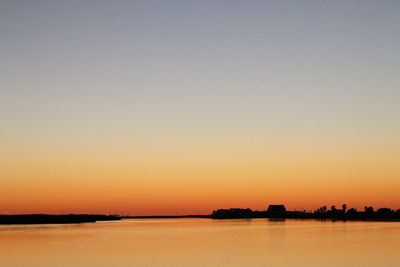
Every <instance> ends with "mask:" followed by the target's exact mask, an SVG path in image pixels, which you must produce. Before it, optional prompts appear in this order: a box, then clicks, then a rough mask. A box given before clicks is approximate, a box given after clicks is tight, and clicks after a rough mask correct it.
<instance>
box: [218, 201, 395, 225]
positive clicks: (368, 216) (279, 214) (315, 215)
mask: <svg viewBox="0 0 400 267" xmlns="http://www.w3.org/2000/svg"><path fill="white" fill-rule="evenodd" d="M211 218H214V219H240V218H288V219H331V220H371V221H384V220H387V221H389V220H393V221H395V220H400V209H398V210H396V211H395V210H391V209H389V208H379V209H377V210H376V211H375V209H374V208H373V207H370V206H369V207H367V206H366V207H364V211H357V209H355V208H350V209H347V205H346V204H343V205H342V209H338V208H336V206H331V208H330V209H328V208H327V207H326V206H322V207H320V208H318V209H317V210H315V211H314V212H306V211H286V209H285V206H284V205H269V207H268V209H267V210H266V211H252V210H251V209H218V210H214V211H213V213H212V214H211Z"/></svg>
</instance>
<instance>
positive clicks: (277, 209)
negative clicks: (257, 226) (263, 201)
mask: <svg viewBox="0 0 400 267" xmlns="http://www.w3.org/2000/svg"><path fill="white" fill-rule="evenodd" d="M267 214H268V216H271V217H284V216H285V215H286V208H285V206H284V205H269V206H268V209H267Z"/></svg>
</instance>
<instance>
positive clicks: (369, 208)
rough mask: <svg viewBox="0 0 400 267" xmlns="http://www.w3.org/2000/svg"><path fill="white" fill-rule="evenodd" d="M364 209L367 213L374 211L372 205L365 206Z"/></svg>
mask: <svg viewBox="0 0 400 267" xmlns="http://www.w3.org/2000/svg"><path fill="white" fill-rule="evenodd" d="M364 211H365V213H374V208H373V207H371V206H369V207H367V206H365V207H364Z"/></svg>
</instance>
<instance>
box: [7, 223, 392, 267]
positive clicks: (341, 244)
mask: <svg viewBox="0 0 400 267" xmlns="http://www.w3.org/2000/svg"><path fill="white" fill-rule="evenodd" d="M0 265H1V266H223V265H228V266H267V265H269V266H271V265H292V266H293V265H296V266H299V265H300V266H400V222H330V221H326V222H322V221H313V220H305V221H301V220H286V221H274V220H268V219H253V220H211V219H159V220H156V219H154V220H124V221H120V222H98V223H93V224H77V225H41V226H33V225H28V226H26V225H25V226H0Z"/></svg>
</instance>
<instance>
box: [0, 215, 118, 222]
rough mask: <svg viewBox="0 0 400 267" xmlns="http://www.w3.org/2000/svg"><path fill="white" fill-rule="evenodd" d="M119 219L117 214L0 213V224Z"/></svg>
mask: <svg viewBox="0 0 400 267" xmlns="http://www.w3.org/2000/svg"><path fill="white" fill-rule="evenodd" d="M111 220H121V217H119V216H117V215H99V214H97V215H89V214H68V215H51V214H22V215H0V224H64V223H88V222H97V221H111Z"/></svg>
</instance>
